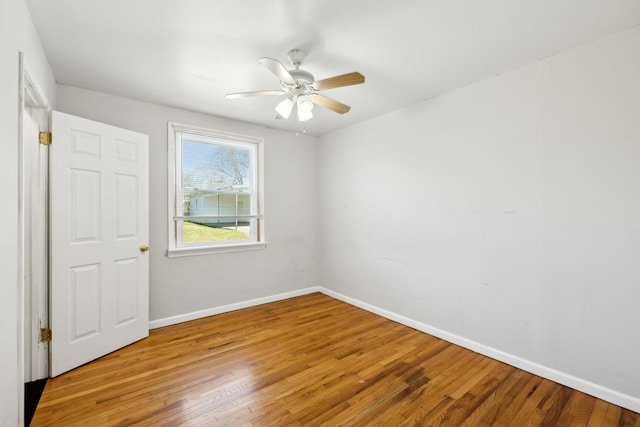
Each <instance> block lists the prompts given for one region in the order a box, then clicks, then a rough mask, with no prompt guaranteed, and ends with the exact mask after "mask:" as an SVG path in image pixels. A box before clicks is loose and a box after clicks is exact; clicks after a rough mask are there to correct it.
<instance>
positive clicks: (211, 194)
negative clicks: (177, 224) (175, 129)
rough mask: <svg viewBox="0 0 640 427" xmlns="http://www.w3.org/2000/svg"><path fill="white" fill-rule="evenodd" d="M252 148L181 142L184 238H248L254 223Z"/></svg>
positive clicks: (201, 240)
mask: <svg viewBox="0 0 640 427" xmlns="http://www.w3.org/2000/svg"><path fill="white" fill-rule="evenodd" d="M250 161H251V152H250V149H248V148H242V147H237V146H236V147H232V146H228V145H218V144H214V143H207V142H199V141H191V140H185V141H183V143H182V196H183V200H182V202H183V203H182V207H183V215H184V216H194V217H202V216H209V217H215V218H194V219H193V220H192V221H188V222H187V221H185V222H183V223H182V242H183V243H198V242H217V241H229V240H231V241H233V240H247V239H250V238H251V227H250V221H249V218H247V217H246V216H247V215H250V214H251V205H252V203H251V197H252V191H251V190H252V189H251V180H250V171H251V168H250Z"/></svg>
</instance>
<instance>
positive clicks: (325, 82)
mask: <svg viewBox="0 0 640 427" xmlns="http://www.w3.org/2000/svg"><path fill="white" fill-rule="evenodd" d="M361 83H364V76H363V75H362V74H360V73H358V72H357V71H355V72H353V73H348V74H343V75H341V76H335V77H329V78H328V79H322V80H318V81H317V82H315V83H314V84H313V87H315V88H316V89H317V90H327V89H333V88H336V87H343V86H351V85H359V84H361Z"/></svg>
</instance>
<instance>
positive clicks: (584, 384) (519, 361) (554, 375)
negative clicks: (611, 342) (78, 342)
mask: <svg viewBox="0 0 640 427" xmlns="http://www.w3.org/2000/svg"><path fill="white" fill-rule="evenodd" d="M313 292H321V293H323V294H325V295H328V296H330V297H332V298H335V299H338V300H340V301H344V302H346V303H348V304H351V305H354V306H356V307H359V308H362V309H363V310H367V311H369V312H371V313H374V314H377V315H379V316H382V317H385V318H387V319H389V320H393V321H394V322H398V323H401V324H403V325H406V326H409V327H411V328H413V329H417V330H419V331H422V332H425V333H427V334H429V335H433V336H435V337H438V338H441V339H443V340H445V341H448V342H450V343H453V344H457V345H459V346H461V347H464V348H468V349H469V350H472V351H475V352H476V353H480V354H482V355H485V356H487V357H491V358H492V359H496V360H499V361H501V362H504V363H507V364H509V365H511V366H515V367H516V368H519V369H522V370H524V371H527V372H530V373H532V374H535V375H538V376H541V377H543V378H546V379H549V380H551V381H555V382H557V383H560V384H562V385H565V386H567V387H571V388H573V389H576V390H579V391H581V392H583V393H587V394H590V395H592V396H595V397H597V398H599V399H603V400H606V401H607V402H611V403H613V404H615V405H618V406H622V407H623V408H627V409H630V410H632V411H635V412H640V398H638V397H634V396H630V395H627V394H624V393H620V392H618V391H616V390H612V389H610V388H607V387H604V386H601V385H599V384H595V383H592V382H590V381H587V380H584V379H582V378H578V377H575V376H573V375H569V374H567V373H564V372H561V371H557V370H555V369H552V368H549V367H547V366H544V365H540V364H538V363H535V362H531V361H530V360H527V359H523V358H521V357H518V356H514V355H512V354H509V353H505V352H503V351H501V350H497V349H495V348H493V347H489V346H486V345H484V344H481V343H479V342H476V341H473V340H470V339H468V338H464V337H461V336H459V335H456V334H452V333H450V332H447V331H443V330H442V329H438V328H435V327H433V326H430V325H427V324H425V323H422V322H418V321H416V320H413V319H410V318H408V317H405V316H402V315H399V314H397V313H394V312H392V311H389V310H385V309H382V308H380V307H376V306H374V305H371V304H368V303H365V302H363V301H360V300H357V299H355V298H351V297H348V296H346V295H343V294H340V293H338V292H334V291H332V290H330V289H326V288H323V287H322V286H312V287H309V288H305V289H299V290H295V291H291V292H285V293H282V294H277V295H272V296H267V297H263V298H256V299H252V300H247V301H241V302H237V303H234V304H228V305H223V306H220V307H213V308H209V309H205V310H199V311H194V312H192V313H186V314H180V315H177V316H171V317H166V318H163V319H157V320H153V321H151V322H149V328H150V329H155V328H160V327H162V326H169V325H174V324H176V323H182V322H187V321H189V320H195V319H200V318H202V317H207V316H213V315H215V314H221V313H227V312H229V311H234V310H239V309H242V308H247V307H253V306H256V305H260V304H266V303H269V302H274V301H281V300H284V299H287V298H293V297H298V296H301V295H307V294H310V293H313Z"/></svg>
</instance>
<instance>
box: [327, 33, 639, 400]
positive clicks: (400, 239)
mask: <svg viewBox="0 0 640 427" xmlns="http://www.w3.org/2000/svg"><path fill="white" fill-rule="evenodd" d="M638 52H640V29H639V28H635V29H633V30H630V31H627V32H624V33H620V34H618V35H616V36H613V37H609V38H607V39H604V40H600V41H598V42H595V43H592V44H589V45H586V46H583V47H581V48H578V49H575V50H572V51H568V52H565V53H562V54H560V55H558V56H555V57H552V58H548V59H545V60H543V61H540V62H537V63H535V64H532V65H529V66H527V67H524V68H521V69H517V70H514V71H511V72H508V73H505V74H502V75H499V76H496V77H494V78H491V79H489V80H486V81H483V82H480V83H478V84H475V85H472V86H469V87H466V88H463V89H461V90H458V91H455V92H452V93H450V94H448V95H445V96H442V97H440V98H438V99H435V100H432V101H430V102H425V103H421V104H419V105H415V106H412V107H410V108H406V109H403V110H401V111H397V112H393V113H391V114H388V115H385V116H383V117H379V118H377V119H374V120H371V121H369V122H366V123H362V124H360V125H357V126H354V127H352V128H349V129H347V130H343V131H339V132H335V133H333V134H330V135H326V136H324V137H322V138H321V139H320V165H319V168H320V183H321V184H320V185H321V211H320V218H321V236H323V239H322V241H321V242H320V245H321V248H322V258H321V264H320V265H321V276H322V284H323V286H325V287H327V288H329V289H332V290H334V291H336V292H338V293H339V294H342V295H344V296H347V297H349V298H353V299H355V300H358V301H361V302H363V303H365V304H369V305H371V306H374V307H377V308H380V309H385V310H389V311H390V312H392V313H394V314H397V315H401V316H405V317H406V318H408V319H411V321H415V322H417V323H419V324H422V325H425V326H426V327H427V328H438V329H440V330H441V331H442V332H443V333H444V334H445V335H449V336H450V337H458V338H459V341H461V342H467V343H472V344H474V345H473V346H474V347H475V348H476V349H482V348H483V347H484V346H488V347H489V348H488V349H487V352H489V353H491V354H494V355H498V354H503V355H505V357H504V359H508V360H512V361H513V360H516V361H519V363H520V364H521V365H523V366H528V367H529V368H532V367H533V368H534V370H535V369H537V368H540V369H538V371H539V372H544V373H546V374H552V376H553V375H555V377H556V378H559V379H561V380H565V382H569V383H572V384H573V385H574V386H575V385H578V386H580V387H582V388H583V389H586V390H589V391H590V392H597V393H599V394H600V395H601V396H603V397H606V398H609V400H611V399H616V401H617V402H618V403H620V404H624V405H626V406H627V407H631V408H632V409H634V410H636V411H639V410H640V363H639V362H638V361H640V339H639V337H640V332H639V328H640V308H639V302H640V55H638ZM434 330H435V329H434ZM501 352H503V353H501ZM536 367H537V368H536ZM554 370H555V371H554ZM556 371H557V372H556ZM554 372H556V374H557V375H556V374H554Z"/></svg>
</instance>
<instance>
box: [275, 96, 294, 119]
mask: <svg viewBox="0 0 640 427" xmlns="http://www.w3.org/2000/svg"><path fill="white" fill-rule="evenodd" d="M291 110H293V101H291V99H289V98H287V99H285V100H284V101H282V102H280V103H279V104H278V105H276V113H278V114H280V115H281V116H282V117H284V118H285V119H288V118H289V116H290V115H291Z"/></svg>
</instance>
